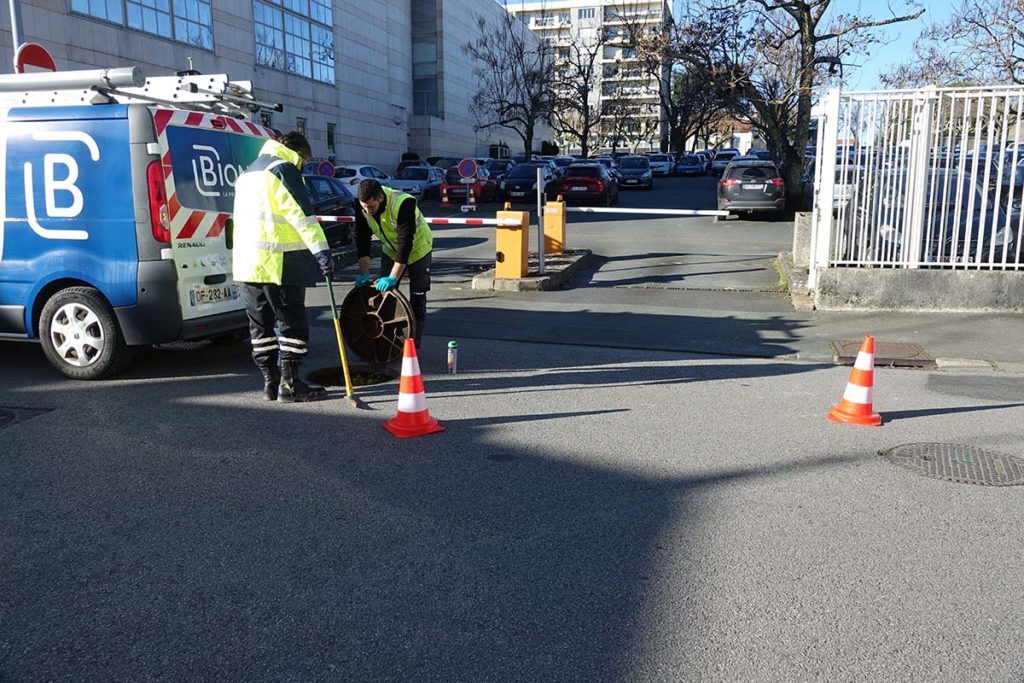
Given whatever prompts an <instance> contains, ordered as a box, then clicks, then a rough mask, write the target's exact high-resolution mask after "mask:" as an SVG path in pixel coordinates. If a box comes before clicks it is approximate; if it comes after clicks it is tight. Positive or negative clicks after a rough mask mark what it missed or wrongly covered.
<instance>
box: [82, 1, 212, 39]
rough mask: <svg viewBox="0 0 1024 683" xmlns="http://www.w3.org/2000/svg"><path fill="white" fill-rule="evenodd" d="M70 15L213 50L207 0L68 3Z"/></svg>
mask: <svg viewBox="0 0 1024 683" xmlns="http://www.w3.org/2000/svg"><path fill="white" fill-rule="evenodd" d="M71 11H72V12H75V13H77V14H85V15H87V16H90V17H96V18H97V19H103V20H105V21H110V22H113V23H115V24H120V25H122V26H127V27H128V28H131V29H135V30H137V31H143V32H144V33H151V34H153V35H155V36H160V37H162V38H167V39H169V40H176V41H178V42H179V43H187V44H189V45H195V46H196V47H201V48H205V49H207V50H212V49H213V30H212V29H211V28H210V27H211V26H212V24H213V22H212V20H211V17H210V0H173V1H172V0H71Z"/></svg>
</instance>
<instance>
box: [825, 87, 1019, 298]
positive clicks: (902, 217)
mask: <svg viewBox="0 0 1024 683" xmlns="http://www.w3.org/2000/svg"><path fill="white" fill-rule="evenodd" d="M815 114H816V116H817V119H818V141H817V148H816V150H815V154H814V157H813V159H811V158H810V157H809V164H810V166H809V167H808V175H809V176H812V177H813V179H814V180H813V182H814V213H813V219H812V229H811V240H812V242H811V254H812V264H811V265H812V267H811V273H810V275H811V282H810V283H809V284H811V285H812V286H813V285H814V280H815V270H816V269H817V268H820V267H843V266H849V267H869V266H875V267H893V268H947V269H986V270H1024V260H1022V256H1024V255H1022V237H1024V211H1022V209H1021V197H1022V194H1024V128H1022V114H1024V88H1021V87H1019V86H1015V87H984V88H924V89H921V90H896V91H877V92H856V93H843V94H841V93H840V92H839V91H837V90H833V91H831V92H829V93H828V95H827V96H826V98H825V100H824V101H823V103H822V105H821V106H820V107H818V108H817V109H816V111H815ZM812 167H813V168H812Z"/></svg>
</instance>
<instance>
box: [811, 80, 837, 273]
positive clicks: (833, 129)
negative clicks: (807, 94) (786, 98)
mask: <svg viewBox="0 0 1024 683" xmlns="http://www.w3.org/2000/svg"><path fill="white" fill-rule="evenodd" d="M840 99H841V98H840V91H839V88H833V89H831V90H829V91H828V94H826V95H825V99H824V100H823V101H822V103H821V105H820V106H819V111H820V116H819V118H818V149H817V153H818V158H817V159H816V160H815V162H814V176H815V178H814V212H813V213H812V214H811V258H810V261H811V262H810V265H809V267H808V270H807V287H808V289H815V288H816V287H817V284H818V268H827V267H828V256H829V250H830V247H831V242H832V205H833V203H834V202H835V189H836V188H835V180H836V146H837V145H838V142H839V102H840Z"/></svg>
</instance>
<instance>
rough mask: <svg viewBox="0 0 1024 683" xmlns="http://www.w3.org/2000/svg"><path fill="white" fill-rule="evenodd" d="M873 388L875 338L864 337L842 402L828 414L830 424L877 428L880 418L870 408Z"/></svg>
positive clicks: (880, 421) (880, 422)
mask: <svg viewBox="0 0 1024 683" xmlns="http://www.w3.org/2000/svg"><path fill="white" fill-rule="evenodd" d="M874 386H875V338H874V337H872V336H871V335H868V336H866V337H864V342H863V343H862V344H861V345H860V352H858V353H857V360H856V362H854V364H853V370H851V371H850V381H849V382H847V383H846V391H845V392H843V400H842V401H840V403H839V405H837V406H832V410H830V411H829V413H828V419H829V421H831V422H846V423H849V424H855V425H869V426H873V427H874V426H878V425H880V424H882V417H881V416H880V415H879V414H878V413H876V412H874V409H873V408H872V407H871V404H872V401H873V400H874V392H875V390H874Z"/></svg>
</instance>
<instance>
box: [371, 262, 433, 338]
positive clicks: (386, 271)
mask: <svg viewBox="0 0 1024 683" xmlns="http://www.w3.org/2000/svg"><path fill="white" fill-rule="evenodd" d="M430 260H431V254H429V253H428V254H427V255H426V256H424V257H423V258H421V259H420V260H418V261H416V263H408V264H406V266H405V272H404V273H402V278H403V279H405V278H406V277H408V280H409V305H410V306H412V314H413V316H415V317H416V334H415V335H414V336H413V341H414V342H416V348H417V349H418V348H419V347H420V339H421V338H422V337H423V328H424V327H425V326H426V324H427V292H429V291H430ZM394 265H395V262H394V261H393V260H391V259H390V258H388V255H387V254H381V255H380V275H381V277H385V276H387V275H391V268H392V267H393V266H394ZM399 284H401V282H399Z"/></svg>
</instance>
